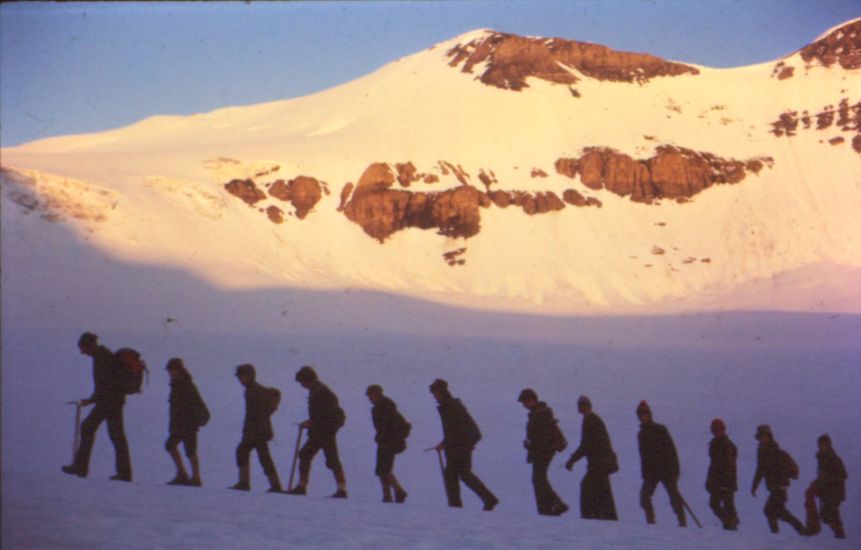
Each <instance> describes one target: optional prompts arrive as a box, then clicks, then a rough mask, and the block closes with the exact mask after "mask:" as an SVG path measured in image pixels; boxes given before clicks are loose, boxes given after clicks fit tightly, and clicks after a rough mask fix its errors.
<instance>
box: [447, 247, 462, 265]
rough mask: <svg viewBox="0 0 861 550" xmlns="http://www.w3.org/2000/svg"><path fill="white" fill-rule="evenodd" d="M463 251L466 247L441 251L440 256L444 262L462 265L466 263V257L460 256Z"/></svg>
mask: <svg viewBox="0 0 861 550" xmlns="http://www.w3.org/2000/svg"><path fill="white" fill-rule="evenodd" d="M465 252H466V248H458V249H457V250H450V251H448V252H443V255H442V257H443V259H444V260H445V262H446V263H447V264H448V265H450V266H452V267H454V266H456V265H464V264H465V263H466V259H465V258H461V257H460V256H462V255H463V254H464V253H465Z"/></svg>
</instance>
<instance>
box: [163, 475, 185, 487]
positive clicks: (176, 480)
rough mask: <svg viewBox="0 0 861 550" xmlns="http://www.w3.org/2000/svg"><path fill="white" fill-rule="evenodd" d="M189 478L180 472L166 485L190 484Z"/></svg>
mask: <svg viewBox="0 0 861 550" xmlns="http://www.w3.org/2000/svg"><path fill="white" fill-rule="evenodd" d="M188 482H189V478H188V476H187V475H185V474H179V475H177V476H176V477H175V478H173V479H171V480H170V481H168V482H167V483H165V485H188Z"/></svg>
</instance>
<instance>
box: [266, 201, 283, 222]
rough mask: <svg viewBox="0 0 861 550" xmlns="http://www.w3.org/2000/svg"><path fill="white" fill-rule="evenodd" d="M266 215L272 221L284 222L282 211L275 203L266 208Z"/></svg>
mask: <svg viewBox="0 0 861 550" xmlns="http://www.w3.org/2000/svg"><path fill="white" fill-rule="evenodd" d="M266 216H267V217H268V218H269V219H270V220H271V221H272V223H284V211H283V210H281V209H280V208H278V207H277V206H275V205H272V206H270V207H269V208H267V209H266Z"/></svg>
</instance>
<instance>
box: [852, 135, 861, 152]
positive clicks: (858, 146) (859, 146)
mask: <svg viewBox="0 0 861 550" xmlns="http://www.w3.org/2000/svg"><path fill="white" fill-rule="evenodd" d="M852 149H854V150H855V152H856V153H861V134H858V135H857V136H855V137H854V138H852Z"/></svg>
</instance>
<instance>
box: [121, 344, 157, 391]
mask: <svg viewBox="0 0 861 550" xmlns="http://www.w3.org/2000/svg"><path fill="white" fill-rule="evenodd" d="M114 356H115V357H116V358H117V363H118V366H119V368H120V371H121V373H122V388H123V393H125V394H126V395H130V394H133V393H140V392H141V390H142V389H143V381H144V374H146V379H147V383H149V369H147V366H146V361H144V360H143V358H142V357H141V354H140V352H138V351H137V350H135V349H132V348H121V349H119V350H117V352H116V353H115V354H114Z"/></svg>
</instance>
